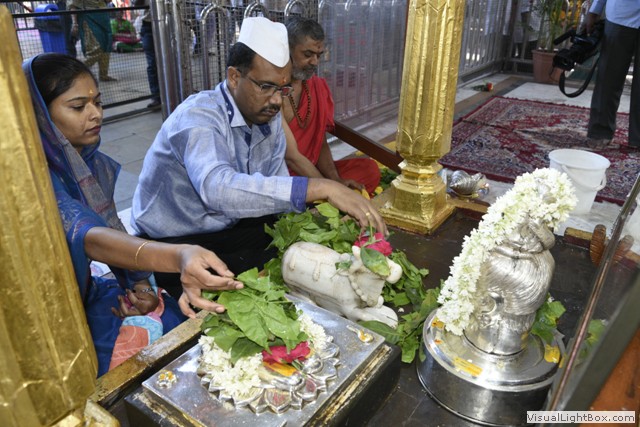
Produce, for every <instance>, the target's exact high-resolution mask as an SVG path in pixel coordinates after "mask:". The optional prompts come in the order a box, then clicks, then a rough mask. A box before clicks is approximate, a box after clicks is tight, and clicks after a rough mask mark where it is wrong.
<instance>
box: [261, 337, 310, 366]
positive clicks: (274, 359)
mask: <svg viewBox="0 0 640 427" xmlns="http://www.w3.org/2000/svg"><path fill="white" fill-rule="evenodd" d="M269 350H271V354H269V353H268V352H267V351H266V350H262V360H263V361H265V362H269V363H291V362H293V361H294V360H303V359H306V358H307V356H308V355H309V353H311V349H310V348H309V344H308V343H307V342H306V341H302V342H301V343H300V344H298V345H297V346H295V348H294V349H293V350H291V352H290V353H287V347H286V346H284V345H274V346H272V347H269Z"/></svg>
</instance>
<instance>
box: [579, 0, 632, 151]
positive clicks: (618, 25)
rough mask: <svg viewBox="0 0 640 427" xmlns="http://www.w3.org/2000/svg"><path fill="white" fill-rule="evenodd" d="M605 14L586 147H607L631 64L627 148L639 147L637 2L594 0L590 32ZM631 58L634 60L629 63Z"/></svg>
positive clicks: (590, 16) (590, 15)
mask: <svg viewBox="0 0 640 427" xmlns="http://www.w3.org/2000/svg"><path fill="white" fill-rule="evenodd" d="M603 12H606V13H605V23H604V36H603V38H602V41H601V49H600V60H599V64H598V71H597V73H596V83H595V87H594V89H593V97H592V98H591V111H590V115H589V125H588V129H587V137H588V138H589V139H588V140H587V146H588V147H589V148H593V149H602V148H606V147H607V146H608V145H609V144H610V143H611V140H612V139H613V135H614V132H615V130H616V113H617V112H618V107H619V106H620V97H621V95H622V90H623V88H624V84H625V81H626V78H627V73H628V71H629V66H630V65H631V64H632V63H633V81H632V83H631V96H630V99H631V105H630V108H629V140H628V147H629V148H635V149H638V148H640V2H638V1H628V0H594V1H593V3H592V4H591V8H590V9H589V14H588V15H587V23H586V26H587V32H588V33H591V32H592V30H593V26H594V24H595V22H596V20H597V19H598V18H599V16H600V15H601V14H602V13H603ZM632 61H633V62H632Z"/></svg>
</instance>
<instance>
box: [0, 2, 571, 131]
mask: <svg viewBox="0 0 640 427" xmlns="http://www.w3.org/2000/svg"><path fill="white" fill-rule="evenodd" d="M537 1H538V0H534V3H533V4H534V10H533V11H532V12H531V13H528V14H524V13H522V11H523V10H524V9H523V8H525V9H526V6H527V5H528V4H529V0H520V1H517V2H515V3H512V2H511V0H469V1H467V2H466V4H465V16H464V28H463V34H462V46H461V56H460V65H459V78H460V80H461V81H467V80H470V79H473V78H476V77H478V76H482V75H484V74H489V73H492V72H495V71H499V70H507V71H512V72H522V71H524V72H527V73H528V72H530V70H531V59H530V51H531V49H532V48H534V47H535V44H536V41H537V40H538V38H539V35H538V33H539V32H540V31H544V26H541V25H540V21H539V20H536V19H537V18H536V15H535V4H536V2H537ZM0 3H2V4H4V5H6V6H7V7H9V8H10V10H11V12H12V14H13V17H14V23H15V28H16V33H17V35H18V40H19V43H20V49H21V51H22V55H23V58H27V57H30V56H32V55H35V54H37V53H40V52H43V51H46V50H47V46H45V44H46V43H45V42H49V41H51V39H52V38H56V39H57V38H59V37H66V36H62V35H61V33H60V32H59V31H60V30H52V31H51V32H48V31H46V30H42V29H38V28H37V27H36V22H38V20H41V21H42V22H47V23H48V22H49V21H51V22H52V23H53V21H54V20H57V21H56V22H58V21H59V22H62V21H63V20H64V18H65V17H69V16H70V15H71V14H74V13H87V11H73V12H69V11H52V12H46V13H35V10H36V9H37V8H38V6H41V5H46V4H53V3H54V2H52V1H40V2H9V1H6V0H0ZM124 4H126V3H124ZM581 5H582V1H581V0H571V1H568V7H569V8H570V9H568V10H570V11H575V10H576V9H577V8H579V7H581ZM407 8H408V1H407V0H366V1H365V0H319V2H318V0H289V1H286V0H261V1H258V0H255V1H253V2H251V3H247V2H246V0H174V1H169V2H165V1H164V0H155V1H152V3H151V9H152V17H153V21H154V22H153V25H154V35H155V36H156V37H155V39H156V40H155V42H156V54H157V60H158V67H159V70H158V72H159V76H160V85H161V88H162V89H161V91H162V92H163V98H164V100H165V101H168V103H167V102H165V104H167V106H168V111H167V112H170V111H172V110H173V108H175V106H177V104H178V103H180V102H181V101H182V100H184V99H185V98H186V97H188V96H189V95H190V94H192V93H195V92H198V91H201V90H204V89H210V88H212V87H214V86H215V85H216V84H217V83H218V82H220V81H222V80H224V78H225V76H226V56H227V51H228V48H229V46H231V45H232V44H233V43H234V42H235V41H236V39H237V35H238V32H239V29H240V26H241V24H242V20H243V19H244V17H245V16H266V17H268V18H270V19H272V20H274V21H280V22H283V21H284V20H285V19H286V17H287V16H290V15H303V16H308V17H312V18H315V19H317V20H318V21H319V22H320V24H321V25H322V26H323V28H324V30H325V35H326V39H325V49H326V55H325V57H324V59H323V61H322V62H321V64H320V67H319V75H320V76H322V77H324V78H325V79H326V80H327V82H328V84H329V87H330V89H331V90H332V93H333V97H334V102H335V116H336V120H340V121H343V122H345V123H346V124H349V125H352V124H353V125H354V126H361V125H365V124H366V123H372V122H376V121H379V119H380V118H381V117H389V116H393V115H397V111H398V102H399V97H400V87H401V78H402V66H403V56H404V44H405V32H406V22H407ZM140 9H144V8H119V9H100V10H98V11H95V12H98V13H112V12H114V10H123V11H125V12H127V13H129V14H130V16H131V19H132V20H133V21H135V18H136V17H137V16H138V14H139V13H140ZM571 13H572V14H573V13H574V12H571ZM572 16H573V15H572ZM41 28H42V27H41ZM523 40H526V42H524V43H523ZM43 43H45V44H43ZM75 49H76V51H77V55H78V57H79V58H80V59H83V55H82V52H81V45H80V43H79V42H76V43H75ZM110 74H111V75H113V76H114V77H116V78H117V79H118V81H116V82H106V83H104V84H102V85H101V91H102V92H103V98H104V105H105V108H107V109H108V108H112V107H116V106H123V107H122V108H121V110H124V111H125V112H126V111H129V112H135V109H136V108H137V109H140V108H144V107H142V106H141V105H140V103H139V102H138V101H141V100H145V99H148V98H149V96H150V92H149V87H148V82H147V76H146V61H145V57H144V53H143V52H131V53H125V54H123V53H118V52H112V53H111V66H110ZM136 104H137V105H136ZM127 105H131V107H130V108H129V110H127V107H126V106H127ZM125 114H126V113H125Z"/></svg>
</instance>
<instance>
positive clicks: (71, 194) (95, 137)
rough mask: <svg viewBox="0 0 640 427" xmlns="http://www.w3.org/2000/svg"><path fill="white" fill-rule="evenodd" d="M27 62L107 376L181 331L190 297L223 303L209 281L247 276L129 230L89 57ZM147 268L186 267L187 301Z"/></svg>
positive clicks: (199, 251) (217, 283)
mask: <svg viewBox="0 0 640 427" xmlns="http://www.w3.org/2000/svg"><path fill="white" fill-rule="evenodd" d="M23 70H24V73H25V74H26V77H27V82H28V85H29V88H30V92H31V97H32V102H33V106H34V109H35V112H36V119H37V122H38V128H39V131H40V137H41V139H42V145H43V148H44V152H45V155H46V158H47V164H48V167H49V173H50V176H51V182H52V184H53V190H54V192H55V197H56V200H57V202H58V209H59V211H60V217H61V220H62V226H63V229H64V232H65V234H66V238H67V244H68V247H69V252H70V255H71V260H72V262H73V268H74V271H75V275H76V279H77V282H78V288H79V291H80V296H81V298H82V301H83V304H84V308H85V314H86V317H87V322H88V325H89V329H90V331H91V335H92V338H93V342H94V345H95V348H96V353H97V356H98V374H99V375H102V374H104V373H105V372H107V370H109V369H111V368H113V367H115V366H117V365H118V364H120V363H122V362H123V361H124V360H126V359H127V358H129V357H131V356H132V355H133V354H135V353H137V352H138V351H139V350H140V349H142V348H143V347H145V346H146V345H148V344H150V343H151V342H153V341H154V340H156V339H157V338H159V337H160V336H161V335H163V334H165V333H167V332H168V331H170V330H171V329H173V328H174V327H175V326H177V325H178V324H179V323H180V322H182V321H183V320H184V319H185V317H184V315H187V316H189V317H194V316H195V313H194V312H193V310H192V309H191V308H190V306H189V304H192V305H194V306H196V307H200V308H203V309H206V310H211V311H217V312H221V311H224V307H222V306H220V305H218V304H213V303H211V302H210V301H207V300H206V299H204V298H202V296H201V290H202V289H211V290H221V289H239V288H241V287H242V284H240V283H239V282H237V281H235V280H234V279H233V273H231V271H229V269H228V268H227V267H226V265H225V264H224V263H223V262H222V261H220V259H219V258H218V257H217V256H216V255H215V254H214V253H212V252H210V251H207V250H205V249H203V248H201V247H198V246H190V245H169V244H165V243H158V242H152V241H149V240H143V239H140V238H138V237H134V236H131V235H129V234H127V232H126V231H125V228H124V226H123V225H122V223H121V222H120V219H119V218H118V215H117V212H116V210H115V203H114V202H113V192H114V189H115V180H116V177H117V175H118V171H119V165H118V164H117V163H116V162H115V161H114V160H112V159H111V158H110V157H108V156H106V155H105V154H103V153H101V152H100V151H98V148H99V146H100V127H101V123H102V106H101V102H100V92H99V90H98V85H97V83H96V80H95V77H94V76H93V75H92V74H91V71H90V70H89V68H88V67H87V66H86V65H85V64H83V63H82V62H80V61H78V60H77V59H75V58H71V57H69V56H67V55H64V54H59V53H49V54H42V55H38V56H35V57H33V58H31V59H29V60H26V61H25V62H24V63H23ZM91 260H96V261H100V262H103V263H105V264H108V265H109V266H110V268H111V271H112V272H113V274H114V276H115V278H108V277H97V276H95V277H92V273H91V269H90V262H91ZM207 269H211V270H212V271H215V272H216V273H217V275H213V274H211V273H210V272H209V271H207ZM147 270H158V271H172V272H173V271H175V272H180V274H181V280H182V286H183V290H184V293H183V294H182V296H181V297H180V301H179V302H176V301H175V300H174V299H173V298H171V297H170V296H169V295H168V294H167V293H166V292H164V291H163V290H162V289H160V288H157V287H156V286H155V285H154V280H153V276H152V275H151V273H149V272H148V271H147ZM180 311H182V313H181V312H180Z"/></svg>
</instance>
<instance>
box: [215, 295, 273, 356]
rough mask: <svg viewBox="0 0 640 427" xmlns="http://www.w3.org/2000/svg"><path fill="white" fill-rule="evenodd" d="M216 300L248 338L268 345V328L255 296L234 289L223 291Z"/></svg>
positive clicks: (264, 346) (262, 344) (261, 344)
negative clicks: (232, 290)
mask: <svg viewBox="0 0 640 427" xmlns="http://www.w3.org/2000/svg"><path fill="white" fill-rule="evenodd" d="M218 301H219V302H220V303H221V304H222V305H224V306H225V307H226V308H227V313H228V314H229V318H230V319H231V320H232V321H233V323H235V324H236V325H237V326H238V327H239V328H240V330H241V331H242V332H244V333H245V335H246V336H247V338H248V339H250V340H251V341H253V342H255V343H256V344H258V345H260V346H262V347H263V348H267V347H268V340H269V330H268V329H267V327H266V326H265V324H264V321H263V318H262V316H261V314H260V310H258V307H257V305H256V297H254V296H251V295H247V294H244V293H242V291H235V292H226V293H224V294H223V295H221V296H220V299H219V300H218Z"/></svg>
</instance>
